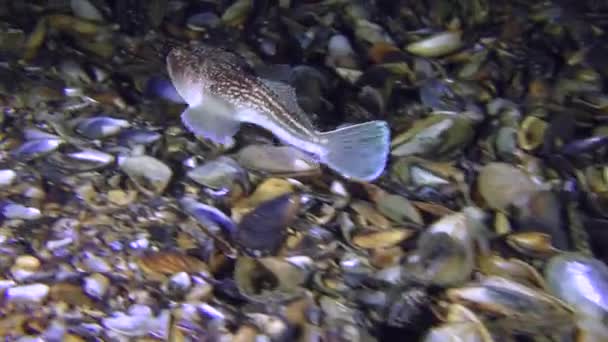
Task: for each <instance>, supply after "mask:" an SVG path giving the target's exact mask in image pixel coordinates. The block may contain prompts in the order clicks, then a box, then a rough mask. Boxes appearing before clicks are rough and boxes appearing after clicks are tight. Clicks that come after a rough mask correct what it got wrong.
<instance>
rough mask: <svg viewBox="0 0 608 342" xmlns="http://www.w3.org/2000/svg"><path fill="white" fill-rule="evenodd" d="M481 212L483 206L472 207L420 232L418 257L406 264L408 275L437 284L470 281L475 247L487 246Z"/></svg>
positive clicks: (426, 282) (454, 283) (473, 265)
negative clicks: (480, 207)
mask: <svg viewBox="0 0 608 342" xmlns="http://www.w3.org/2000/svg"><path fill="white" fill-rule="evenodd" d="M482 215H483V214H482V212H481V211H480V209H478V208H474V207H469V208H465V209H464V210H463V211H461V212H457V213H453V214H450V215H446V216H444V217H442V218H441V219H439V220H437V221H436V222H435V223H433V224H432V225H431V226H430V227H429V228H427V229H426V230H425V231H424V232H423V233H421V235H420V237H419V238H418V241H417V247H416V250H415V252H414V255H415V258H413V259H411V261H409V262H408V263H407V264H406V265H405V267H406V269H407V270H408V271H409V273H408V276H410V277H413V278H414V280H416V281H420V282H423V283H425V284H433V285H438V286H450V285H458V284H462V283H464V282H465V281H467V280H468V279H469V278H470V276H471V273H472V272H473V269H474V267H475V256H476V248H479V250H481V251H484V250H485V249H486V248H487V247H486V244H487V243H486V241H485V238H486V237H485V234H486V233H485V226H484V225H483V221H482V218H483V217H482Z"/></svg>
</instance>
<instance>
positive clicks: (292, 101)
mask: <svg viewBox="0 0 608 342" xmlns="http://www.w3.org/2000/svg"><path fill="white" fill-rule="evenodd" d="M260 81H261V82H262V83H264V85H265V86H266V87H268V88H269V89H270V90H271V91H272V92H273V93H274V94H275V95H276V96H277V98H278V99H279V100H280V101H281V103H282V104H283V105H284V106H285V108H287V110H288V111H289V112H290V113H291V114H293V115H294V116H295V117H296V118H297V120H298V121H299V122H300V123H301V124H303V125H306V126H307V127H310V128H312V129H314V126H313V124H312V122H311V121H310V119H309V117H308V114H306V112H305V111H304V110H303V109H302V108H301V107H300V105H299V104H298V97H297V96H296V91H295V89H294V88H293V87H292V86H291V85H290V84H288V83H285V82H280V81H272V80H268V79H264V78H260Z"/></svg>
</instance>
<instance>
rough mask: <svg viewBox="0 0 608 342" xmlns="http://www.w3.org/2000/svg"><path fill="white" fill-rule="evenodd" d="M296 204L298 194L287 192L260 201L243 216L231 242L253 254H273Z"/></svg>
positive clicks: (280, 245)
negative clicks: (233, 241)
mask: <svg viewBox="0 0 608 342" xmlns="http://www.w3.org/2000/svg"><path fill="white" fill-rule="evenodd" d="M299 208H300V196H299V195H296V194H291V193H290V194H285V195H281V196H279V197H276V198H273V199H270V200H268V201H265V202H263V203H261V204H260V205H259V206H258V207H256V208H255V209H254V210H253V211H251V212H249V213H247V214H246V215H245V216H243V218H242V219H241V221H240V222H239V224H238V226H237V228H236V232H235V235H234V240H235V242H236V243H237V245H238V246H240V247H241V248H242V249H244V250H245V251H246V252H248V253H250V254H253V255H265V254H276V253H277V252H278V250H279V249H280V248H281V247H282V245H283V243H284V241H285V238H286V237H287V226H288V225H289V224H291V223H292V222H293V220H294V219H295V218H296V216H297V214H298V210H299Z"/></svg>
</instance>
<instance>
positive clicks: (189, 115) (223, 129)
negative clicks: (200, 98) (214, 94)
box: [182, 102, 240, 144]
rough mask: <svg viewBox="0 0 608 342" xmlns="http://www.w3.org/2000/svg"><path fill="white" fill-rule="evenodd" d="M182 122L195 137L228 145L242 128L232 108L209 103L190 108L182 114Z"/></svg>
mask: <svg viewBox="0 0 608 342" xmlns="http://www.w3.org/2000/svg"><path fill="white" fill-rule="evenodd" d="M182 122H183V123H184V125H185V126H186V127H187V128H188V129H189V130H190V131H191V132H192V133H193V134H194V135H197V136H201V137H203V138H206V139H209V140H211V141H213V142H215V143H217V144H226V143H228V141H229V140H230V138H232V137H233V136H234V135H235V134H236V133H237V132H238V130H239V127H240V122H239V121H238V120H236V118H235V117H234V113H233V111H232V109H231V108H230V106H228V105H223V104H222V105H217V104H213V103H209V102H206V103H204V104H201V105H198V106H195V107H188V108H187V109H186V110H185V111H184V112H183V113H182Z"/></svg>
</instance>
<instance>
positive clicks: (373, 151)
mask: <svg viewBox="0 0 608 342" xmlns="http://www.w3.org/2000/svg"><path fill="white" fill-rule="evenodd" d="M320 135H321V140H322V141H323V147H324V152H325V153H323V154H322V155H321V156H320V161H321V162H322V163H324V164H326V165H327V166H328V167H329V168H331V169H333V170H334V171H337V172H339V173H340V174H342V175H343V176H344V177H345V178H348V179H352V180H358V181H363V182H369V181H373V180H375V179H376V178H378V177H379V176H380V175H381V174H382V172H383V171H384V168H385V167H386V163H387V159H388V153H389V150H390V129H389V126H388V124H387V123H386V122H385V121H379V120H378V121H370V122H365V123H360V124H355V125H349V126H345V127H341V128H338V129H335V130H333V131H330V132H324V133H321V134H320Z"/></svg>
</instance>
